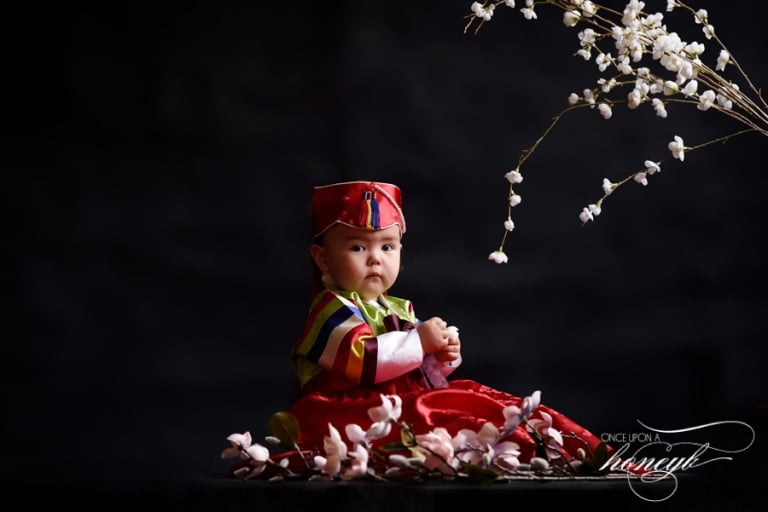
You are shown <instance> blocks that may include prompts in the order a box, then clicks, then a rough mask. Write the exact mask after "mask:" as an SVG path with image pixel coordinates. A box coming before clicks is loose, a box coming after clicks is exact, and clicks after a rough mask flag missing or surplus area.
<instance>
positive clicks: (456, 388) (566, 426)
mask: <svg viewBox="0 0 768 512" xmlns="http://www.w3.org/2000/svg"><path fill="white" fill-rule="evenodd" d="M309 384H312V382H310V383H309ZM325 384H327V383H325ZM382 394H384V395H393V394H397V395H398V396H400V398H401V399H402V415H401V416H400V421H404V422H406V423H407V424H409V425H410V426H411V427H412V428H413V432H414V434H427V433H429V432H430V431H432V430H433V429H434V428H436V427H443V428H445V429H446V430H447V431H448V432H449V433H450V434H451V435H452V436H453V435H456V433H457V432H458V431H459V430H461V429H470V430H473V431H475V432H477V431H478V430H480V428H481V427H482V426H483V425H484V424H485V423H486V422H489V421H490V422H491V423H493V424H494V425H495V426H496V427H497V428H498V429H499V430H501V429H502V427H503V425H504V416H503V413H502V411H503V410H504V408H505V407H506V406H508V405H517V406H520V404H521V403H522V400H523V398H522V397H518V396H515V395H511V394H509V393H505V392H503V391H498V390H496V389H493V388H491V387H488V386H485V385H483V384H480V383H478V382H475V381H473V380H452V381H449V382H448V387H446V388H440V389H425V388H424V386H423V380H421V379H420V377H419V372H418V371H417V372H412V373H411V374H408V375H405V376H403V377H400V378H398V379H394V380H392V381H388V382H386V383H384V384H383V385H379V386H375V387H367V388H362V387H357V388H351V389H345V390H338V391H333V392H325V391H319V390H315V391H312V390H311V387H309V388H305V394H303V395H302V396H301V397H300V398H299V399H298V400H297V401H296V402H295V403H294V404H293V406H292V407H291V408H290V409H289V412H290V413H291V414H293V415H294V416H295V417H296V419H297V420H298V422H299V428H300V432H301V434H300V438H299V445H300V447H301V448H302V449H307V450H313V449H322V447H323V438H324V437H325V436H327V435H329V430H328V424H329V423H330V424H332V425H333V426H334V427H335V428H336V429H337V430H338V431H339V432H340V433H341V434H342V437H343V436H344V428H345V427H346V425H348V424H351V423H354V424H357V425H359V426H360V427H362V428H363V430H366V429H367V428H368V427H369V426H370V425H371V423H372V420H371V419H370V417H369V416H368V409H370V408H371V407H376V406H379V405H381V395H382ZM540 411H544V412H547V413H549V414H550V415H551V417H552V428H554V429H555V430H559V431H560V432H561V433H562V434H563V447H564V449H565V456H566V458H571V457H574V456H575V453H576V450H577V449H578V448H582V449H584V450H585V451H586V452H587V454H590V453H592V452H593V451H594V449H595V448H596V447H597V445H598V444H600V439H599V438H598V437H597V436H595V435H594V434H592V433H591V432H590V431H589V430H587V429H586V428H584V427H582V426H581V425H579V424H577V423H576V422H575V421H573V420H571V419H570V418H568V417H566V416H565V415H563V414H562V413H560V412H558V411H555V410H553V409H551V408H550V407H548V406H546V405H543V404H541V405H539V407H538V408H537V409H536V411H534V412H533V414H532V415H531V417H532V418H536V417H539V415H538V412H540ZM573 436H576V437H577V438H578V439H576V438H574V437H573ZM399 440H400V431H399V429H398V428H396V427H393V429H392V432H391V433H390V434H389V436H387V437H386V438H384V439H380V440H377V441H375V442H374V443H373V446H374V447H376V446H381V445H383V444H385V443H390V442H397V441H399ZM505 440H506V441H514V442H515V443H517V444H518V445H519V446H520V452H521V453H520V456H519V457H518V458H519V460H520V462H523V463H527V462H529V461H530V459H531V457H533V456H534V455H536V442H535V441H534V439H533V438H532V437H531V436H530V434H529V433H528V432H527V431H526V428H525V426H524V425H520V426H518V427H517V429H516V430H515V431H514V432H513V433H512V434H511V435H509V436H508V437H507V438H506V439H505ZM585 444H586V446H585ZM608 451H609V453H611V452H612V451H613V450H611V449H610V448H609V450H608Z"/></svg>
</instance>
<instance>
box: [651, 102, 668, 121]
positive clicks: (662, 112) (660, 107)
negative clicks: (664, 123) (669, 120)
mask: <svg viewBox="0 0 768 512" xmlns="http://www.w3.org/2000/svg"><path fill="white" fill-rule="evenodd" d="M651 104H652V105H653V110H655V111H656V115H657V116H658V117H661V118H662V119H665V118H666V117H667V108H666V107H665V106H664V102H663V101H661V100H660V99H659V98H653V99H652V100H651Z"/></svg>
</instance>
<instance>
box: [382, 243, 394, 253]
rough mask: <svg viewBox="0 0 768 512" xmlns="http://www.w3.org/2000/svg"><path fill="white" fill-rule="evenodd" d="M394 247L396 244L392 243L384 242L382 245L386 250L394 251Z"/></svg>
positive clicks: (383, 249)
mask: <svg viewBox="0 0 768 512" xmlns="http://www.w3.org/2000/svg"><path fill="white" fill-rule="evenodd" d="M394 248H395V246H394V245H392V244H384V245H382V246H381V250H382V251H385V252H387V251H392V250H394Z"/></svg>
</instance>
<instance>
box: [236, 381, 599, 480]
mask: <svg viewBox="0 0 768 512" xmlns="http://www.w3.org/2000/svg"><path fill="white" fill-rule="evenodd" d="M381 400H382V404H381V405H380V406H377V407H372V408H370V409H369V410H368V416H369V417H370V418H371V420H372V421H373V423H372V424H371V426H370V427H369V428H368V429H367V430H363V429H362V428H361V427H360V426H358V425H355V424H350V425H347V426H346V427H345V429H344V432H345V434H346V438H347V440H346V441H345V440H344V439H343V438H342V436H341V433H340V432H339V430H337V429H336V428H335V427H334V426H333V425H332V424H329V425H328V435H327V436H325V438H324V442H323V449H322V450H319V449H315V450H311V451H305V450H301V449H300V448H299V447H298V444H297V443H296V441H295V440H296V439H297V438H298V422H297V420H296V418H295V417H294V416H292V415H291V414H289V413H286V412H278V413H275V415H273V417H272V419H271V420H270V428H271V429H272V432H273V435H271V436H267V437H266V440H267V442H268V443H270V444H276V445H281V446H283V447H286V446H294V447H295V448H296V453H298V456H299V459H300V461H301V462H302V464H304V463H306V464H305V465H304V467H303V469H301V470H300V469H292V468H291V467H290V465H291V461H292V460H293V459H294V456H295V455H296V453H294V452H293V451H292V450H289V451H284V452H282V453H278V454H276V455H274V456H272V455H271V454H270V451H269V449H268V448H266V447H265V446H263V445H260V444H257V443H253V442H252V439H251V435H250V433H249V432H245V433H244V434H238V433H235V434H231V435H230V436H229V437H227V440H228V441H229V442H230V447H229V448H226V449H225V450H224V451H223V452H222V453H221V458H222V459H227V458H234V457H238V458H240V459H241V462H240V463H239V464H237V465H235V466H233V469H232V474H233V475H234V476H235V477H238V478H241V479H250V478H254V477H257V476H260V475H268V476H269V479H270V480H272V481H278V480H284V479H286V478H304V479H307V480H352V479H359V478H373V479H376V480H404V479H411V480H415V481H420V480H425V479H429V478H439V479H450V480H455V479H467V480H469V481H472V482H476V483H480V482H489V481H494V480H499V479H505V478H511V477H515V476H517V477H519V476H536V475H539V476H546V475H567V476H571V477H573V476H577V475H597V474H604V473H606V472H607V471H606V470H605V469H604V466H605V464H604V462H605V461H606V460H607V449H606V447H605V445H604V444H600V445H599V446H598V449H597V450H596V451H595V453H591V454H589V456H588V455H587V453H586V451H585V450H584V449H582V448H579V449H578V450H577V453H576V458H575V459H572V458H571V457H570V456H568V455H567V454H566V453H565V450H564V448H563V434H562V433H561V432H559V431H557V430H555V429H554V428H553V427H552V417H551V416H550V415H549V414H548V413H547V412H545V411H543V410H539V409H538V407H539V404H540V400H541V392H539V391H535V392H534V393H532V394H531V395H530V396H527V397H525V398H523V400H522V402H521V405H520V406H519V407H518V406H515V405H510V406H507V407H505V408H504V410H503V415H504V425H503V426H502V428H501V430H499V429H498V428H497V427H496V426H495V425H494V424H493V423H491V422H487V423H485V424H484V425H483V426H482V427H481V428H480V430H478V431H477V432H475V431H473V430H469V429H462V430H460V431H458V432H456V433H455V434H454V435H451V433H449V432H448V430H446V429H445V428H443V427H436V428H434V429H432V431H430V432H427V433H425V434H417V433H415V432H414V431H413V429H412V427H411V426H410V425H408V424H407V423H405V422H402V421H399V417H400V415H401V412H402V407H401V405H402V401H401V399H400V397H399V396H397V395H382V396H381ZM520 425H524V426H525V429H526V431H527V432H528V434H529V435H530V436H531V437H532V438H533V439H534V441H535V442H536V446H537V453H536V456H535V457H533V458H532V459H531V461H530V463H525V464H524V463H521V462H520V460H519V458H518V457H519V456H520V454H521V451H520V446H519V445H518V444H517V443H515V442H513V441H509V440H506V439H507V438H508V437H509V436H510V435H511V434H512V433H513V432H514V431H515V430H516V429H517V428H518V427H519V426H520ZM393 426H396V427H398V428H400V434H401V435H400V439H401V441H400V442H398V443H390V444H387V445H384V446H382V447H381V448H379V449H375V448H373V445H372V441H375V440H377V439H383V438H385V437H387V436H388V435H389V434H390V433H391V429H392V428H393ZM567 436H568V437H571V438H575V439H580V438H579V437H578V436H576V435H575V434H574V433H573V432H571V433H569V434H567ZM580 440H581V441H582V442H583V443H584V446H585V447H587V449H589V446H588V444H587V443H586V441H584V440H583V439H580ZM268 469H272V471H271V472H270V471H267V470H268Z"/></svg>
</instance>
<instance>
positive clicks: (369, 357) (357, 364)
mask: <svg viewBox="0 0 768 512" xmlns="http://www.w3.org/2000/svg"><path fill="white" fill-rule="evenodd" d="M377 352H378V343H377V341H376V337H375V336H374V334H373V332H372V331H371V328H370V326H368V324H367V323H366V322H365V319H364V318H363V314H362V313H361V312H360V310H359V308H358V307H357V306H356V305H355V304H354V302H352V301H350V300H348V299H345V298H344V297H341V296H339V295H337V294H335V293H332V292H329V291H326V292H324V293H322V294H320V296H318V299H317V300H316V301H315V303H314V304H313V305H312V307H311V309H310V312H309V317H308V318H307V324H306V328H305V330H304V332H303V333H302V335H301V337H300V338H299V341H298V342H297V344H296V347H295V349H294V356H295V357H296V356H298V357H302V358H305V359H306V360H308V361H309V362H311V363H314V364H316V365H317V366H318V367H320V368H321V369H323V370H327V371H331V372H334V373H338V374H342V375H344V376H345V377H346V378H347V379H348V380H349V381H351V382H353V383H355V384H372V383H373V382H374V381H375V380H376V364H377V359H378V355H377Z"/></svg>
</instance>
